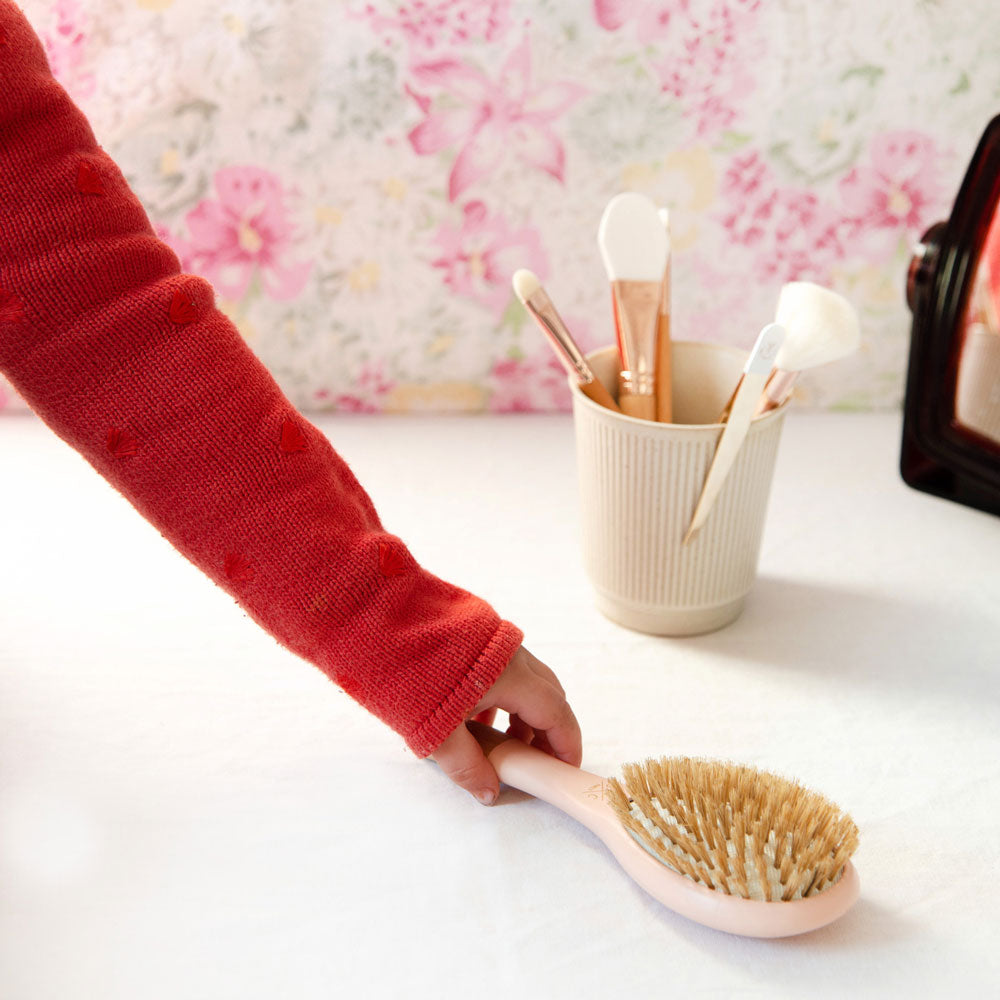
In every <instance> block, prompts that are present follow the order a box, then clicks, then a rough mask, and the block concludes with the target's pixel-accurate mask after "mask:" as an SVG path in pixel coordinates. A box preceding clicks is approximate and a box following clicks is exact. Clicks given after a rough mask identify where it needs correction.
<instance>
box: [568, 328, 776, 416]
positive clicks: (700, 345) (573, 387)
mask: <svg viewBox="0 0 1000 1000" xmlns="http://www.w3.org/2000/svg"><path fill="white" fill-rule="evenodd" d="M673 343H674V344H683V345H684V346H685V347H694V348H697V349H699V350H707V351H722V352H724V353H728V354H733V355H735V356H736V357H737V358H738V360H739V361H740V364H743V363H744V362H745V361H746V359H747V354H748V352H747V351H743V350H741V349H740V348H738V347H733V345H732V344H715V343H712V342H711V341H707V340H675V341H673ZM617 350H618V348H617V347H616V346H615V345H614V344H608V345H607V346H605V347H598V348H595V349H594V350H593V351H588V352H587V354H586V355H585V357H586V359H587V360H588V361H591V360H593V358H594V357H596V356H597V355H599V354H606V353H608V352H609V351H617ZM568 381H569V388H570V392H572V393H574V395H575V396H576V398H577V399H578V400H579V401H580V402H581V403H582V404H583V405H584V406H586V407H590V409H591V410H592V412H593V413H594V414H595V415H599V416H601V417H603V418H605V419H607V420H624V421H626V422H627V423H630V424H639V425H640V426H641V427H643V428H644V429H645V430H647V431H648V432H649V433H651V434H659V433H663V432H666V431H676V430H705V429H708V428H714V429H718V428H720V427H724V426H725V425H724V424H720V423H713V424H674V423H670V424H665V423H660V422H659V421H655V420H643V419H642V418H641V417H630V416H629V415H628V414H627V413H620V412H618V411H616V410H610V409H608V407H606V406H601V404H600V403H595V402H594V400H592V399H591V398H590V397H589V396H588V395H587V394H586V393H585V392H584V391H583V390H582V389H581V388H580V383H579V382H578V381H577V379H576V376H575V375H570V376H569V378H568ZM734 388H735V386H734ZM789 403H791V397H789V398H788V399H786V400H785V401H784V402H783V403H782V404H781V405H780V406H776V407H775V408H774V409H773V410H768V412H767V413H762V414H760V416H757V417H754V418H753V422H752V425H751V426H755V427H756V426H757V425H763V424H766V423H767V422H768V421H770V420H777V419H778V417H779V415H780V416H783V415H784V413H785V410H786V409H787V408H788V405H789Z"/></svg>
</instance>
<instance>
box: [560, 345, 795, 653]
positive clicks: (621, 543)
mask: <svg viewBox="0 0 1000 1000" xmlns="http://www.w3.org/2000/svg"><path fill="white" fill-rule="evenodd" d="M588 361H589V362H590V365H591V367H592V368H593V370H594V374H595V375H596V376H597V378H598V379H600V380H601V382H603V383H604V385H605V386H606V387H607V389H608V390H609V391H610V392H611V394H612V395H616V393H617V374H618V354H617V351H616V349H615V348H614V347H608V348H604V349H603V350H599V351H595V352H593V353H591V354H589V355H588ZM671 361H672V365H671V367H672V373H673V411H674V420H675V421H676V422H675V423H671V424H661V423H654V422H653V421H649V420H637V419H635V418H633V417H627V416H625V415H623V414H621V413H616V412H615V411H613V410H609V409H607V408H606V407H603V406H600V405H598V404H597V403H595V402H593V401H592V400H590V399H588V398H587V397H586V396H585V395H584V394H583V393H582V392H580V390H579V387H578V386H577V385H576V384H575V382H574V381H572V380H571V390H572V394H573V423H574V428H575V433H576V452H577V471H578V475H579V490H580V513H581V529H582V545H583V558H584V567H585V569H586V572H587V575H588V576H589V578H590V581H591V583H592V584H593V587H594V591H595V594H596V600H597V606H598V608H599V609H600V610H601V611H602V612H603V613H604V614H605V615H607V617H608V618H610V619H612V620H613V621H616V622H618V623H619V624H621V625H625V626H627V627H628V628H633V629H637V630H638V631H640V632H650V633H653V634H655V635H673V636H680V635H696V634H697V633H699V632H711V631H714V630H715V629H718V628H722V627H723V626H724V625H728V624H729V623H730V622H732V621H733V620H735V619H736V618H737V617H738V616H739V614H740V612H741V611H742V610H743V603H744V601H745V599H746V595H747V593H748V592H749V591H750V588H751V586H752V585H753V581H754V578H755V577H756V575H757V559H758V556H759V553H760V541H761V536H762V534H763V530H764V517H765V513H766V510H767V499H768V494H769V493H770V489H771V479H772V477H773V473H774V462H775V458H776V456H777V452H778V441H779V438H780V436H781V427H782V423H783V422H784V417H785V410H786V408H787V405H788V404H787V403H786V404H784V405H783V406H781V407H779V408H778V409H776V410H772V411H771V412H770V413H767V414H764V415H763V416H760V417H756V418H755V419H754V421H753V423H752V424H751V427H750V430H749V432H748V434H747V436H746V439H745V440H744V442H743V447H742V449H741V450H740V453H739V455H738V456H737V459H736V461H735V463H734V464H733V467H732V469H731V470H730V472H729V476H728V478H727V479H726V482H725V485H724V486H723V488H722V492H721V493H720V494H719V497H718V499H717V500H716V502H715V505H714V507H713V508H712V510H711V512H710V513H709V516H708V519H707V521H706V522H705V524H704V526H703V527H702V529H701V531H700V532H699V533H698V534H697V535H696V536H695V537H694V539H692V541H691V542H689V544H687V545H683V544H682V539H683V537H684V533H685V531H686V530H687V526H688V523H689V522H690V520H691V515H692V513H693V512H694V508H695V504H696V503H697V501H698V497H699V495H700V493H701V487H702V484H703V483H704V481H705V476H706V474H707V472H708V467H709V465H710V464H711V461H712V456H713V454H714V452H715V446H716V444H717V442H718V439H719V435H720V434H721V433H722V425H721V424H718V423H716V422H715V421H716V418H717V417H718V415H719V413H720V412H721V411H722V409H723V407H724V406H725V405H726V402H727V401H728V399H729V397H730V394H731V393H732V391H733V388H734V387H735V386H736V383H737V381H738V380H739V377H740V373H741V372H742V370H743V365H744V363H745V361H746V353H745V352H744V351H740V350H738V349H737V348H732V347H724V346H721V345H718V344H706V343H697V342H692V341H675V342H674V343H673V345H672V358H671Z"/></svg>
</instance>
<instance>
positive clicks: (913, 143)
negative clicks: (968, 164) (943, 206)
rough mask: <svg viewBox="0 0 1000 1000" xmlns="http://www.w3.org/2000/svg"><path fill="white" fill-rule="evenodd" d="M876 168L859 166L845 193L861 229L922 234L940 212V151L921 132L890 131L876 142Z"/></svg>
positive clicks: (873, 159)
mask: <svg viewBox="0 0 1000 1000" xmlns="http://www.w3.org/2000/svg"><path fill="white" fill-rule="evenodd" d="M870 161H871V165H870V166H859V167H854V169H853V170H851V172H850V173H849V174H847V176H846V177H844V178H843V180H841V182H840V196H841V198H842V199H843V202H844V205H845V207H846V208H847V211H848V214H849V215H850V216H851V217H853V219H854V220H855V222H856V223H857V225H858V227H859V228H860V227H872V226H874V227H876V228H880V229H893V230H901V231H904V232H906V233H908V234H911V235H913V234H917V235H919V233H921V232H922V231H923V230H924V229H926V228H927V226H928V225H929V224H930V222H931V216H936V215H937V213H938V211H939V208H938V206H939V202H940V197H941V186H940V183H939V180H938V153H937V150H936V149H935V146H934V143H933V141H932V140H931V139H930V138H929V137H928V136H926V135H922V134H921V133H919V132H886V133H883V134H882V135H879V136H877V137H876V138H875V139H874V140H873V141H872V145H871V153H870Z"/></svg>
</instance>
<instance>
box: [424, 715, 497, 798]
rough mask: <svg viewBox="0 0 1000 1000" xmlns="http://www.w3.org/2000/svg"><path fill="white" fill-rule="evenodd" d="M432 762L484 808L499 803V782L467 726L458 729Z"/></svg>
mask: <svg viewBox="0 0 1000 1000" xmlns="http://www.w3.org/2000/svg"><path fill="white" fill-rule="evenodd" d="M432 757H433V759H434V760H435V761H436V762H437V764H438V766H439V767H440V768H441V770H442V771H444V773H445V774H446V775H447V776H448V777H449V778H451V780H452V781H454V782H455V784H456V785H458V786H459V787H461V788H464V789H465V790H466V791H467V792H469V793H470V794H471V795H472V796H473V797H475V798H476V799H478V800H479V801H480V802H482V804H483V805H484V806H491V805H493V803H494V802H496V799H497V795H498V794H499V792H500V779H499V778H497V773H496V771H494V770H493V765H492V764H490V762H489V761H488V760H487V759H486V757H485V755H484V754H483V751H482V748H481V747H480V746H479V744H478V743H477V742H476V738H475V737H474V736H473V735H472V733H470V732H469V730H468V729H466V728H465V726H464V725H463V726H459V727H458V728H457V729H456V730H455V731H454V732H453V733H451V734H450V735H449V736H448V737H447V739H445V741H444V742H443V743H442V744H441V745H440V746H439V747H438V748H437V750H435V751H434V753H433V754H432Z"/></svg>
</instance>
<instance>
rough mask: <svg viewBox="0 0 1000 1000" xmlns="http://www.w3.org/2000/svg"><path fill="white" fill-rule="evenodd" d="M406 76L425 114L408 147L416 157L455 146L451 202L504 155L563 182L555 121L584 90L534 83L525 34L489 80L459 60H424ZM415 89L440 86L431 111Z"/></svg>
mask: <svg viewBox="0 0 1000 1000" xmlns="http://www.w3.org/2000/svg"><path fill="white" fill-rule="evenodd" d="M412 75H413V84H414V85H413V86H407V93H409V94H410V96H411V97H413V98H414V99H415V100H416V101H417V105H418V107H420V109H421V112H422V113H423V114H424V120H423V121H422V122H421V123H420V124H419V125H417V126H416V128H414V129H413V130H412V131H411V132H410V134H409V136H408V138H409V140H410V145H411V146H412V147H413V149H414V151H415V152H416V153H418V154H419V155H421V156H428V155H432V154H434V153H438V152H440V151H441V150H443V149H448V148H450V147H452V146H458V147H460V148H459V153H458V156H457V157H456V159H455V162H454V164H453V165H452V169H451V173H450V175H449V178H448V197H449V199H450V200H451V201H455V200H457V199H458V198H459V197H460V196H461V195H462V193H463V192H464V191H466V190H467V189H468V188H469V187H470V186H471V185H472V184H474V183H475V182H476V181H479V180H482V179H483V178H484V177H487V176H488V175H489V174H490V173H492V172H493V170H495V169H496V167H497V166H498V165H499V164H500V163H501V162H502V161H503V159H504V158H505V157H506V156H507V154H508V153H513V154H514V155H515V156H517V157H518V158H519V159H520V160H522V161H523V162H525V163H527V164H528V165H529V166H531V167H535V168H536V169H538V170H542V171H544V172H545V173H547V174H550V175H551V176H552V177H554V178H555V179H556V180H558V181H560V182H562V180H563V172H564V170H565V163H566V152H565V149H564V148H563V144H562V141H561V140H560V139H559V137H558V135H556V132H555V130H554V128H553V125H554V124H555V122H556V121H557V120H558V119H559V118H560V116H562V115H563V114H565V113H566V111H568V110H569V108H571V107H572V106H573V105H574V104H575V103H576V102H577V101H578V100H579V99H580V97H581V96H582V95H583V94H584V92H585V90H584V88H583V87H582V86H580V85H579V84H576V83H571V82H569V81H563V82H557V83H546V84H542V85H540V86H535V84H534V83H533V81H532V72H531V49H530V45H529V42H528V39H527V37H525V39H524V40H523V41H522V42H521V43H520V44H519V45H518V46H517V47H516V48H515V49H514V50H513V51H511V52H510V53H509V55H508V56H507V58H506V60H505V61H504V64H503V66H502V68H501V70H500V74H499V76H498V77H497V78H496V79H495V80H490V79H488V78H487V77H486V76H484V75H483V74H482V73H481V72H480V71H479V70H478V69H476V68H475V67H474V66H472V65H470V64H468V63H463V62H459V61H458V60H457V59H441V60H438V61H437V62H428V63H422V64H420V65H417V66H414V67H413V70H412ZM420 87H429V88H433V89H437V90H440V91H441V92H443V94H444V97H445V100H444V101H443V102H442V104H441V106H440V107H438V108H437V109H436V110H435V106H434V102H431V101H428V100H427V98H426V97H423V96H421V95H420V94H419V88H420Z"/></svg>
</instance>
